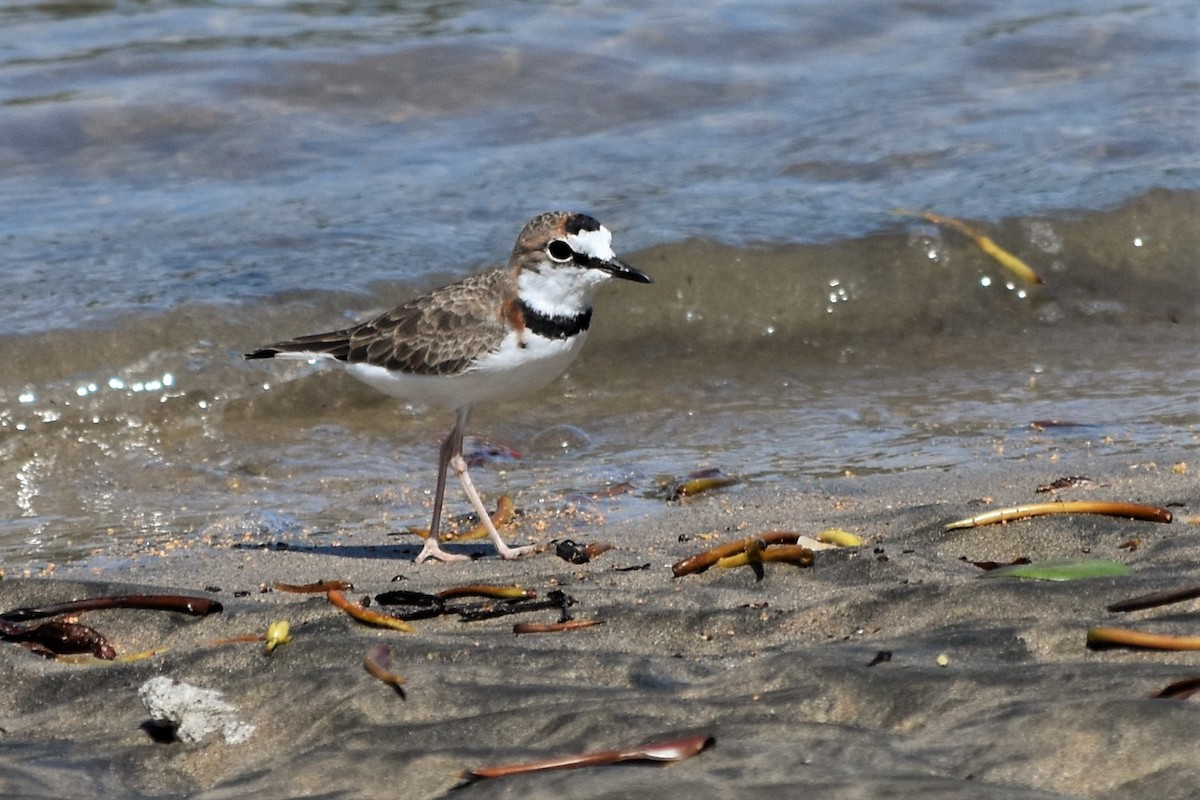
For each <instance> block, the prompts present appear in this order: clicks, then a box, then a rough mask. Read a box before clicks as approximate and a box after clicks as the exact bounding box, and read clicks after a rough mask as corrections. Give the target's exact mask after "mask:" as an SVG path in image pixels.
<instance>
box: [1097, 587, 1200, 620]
mask: <svg viewBox="0 0 1200 800" xmlns="http://www.w3.org/2000/svg"><path fill="white" fill-rule="evenodd" d="M1197 597H1200V585H1193V586H1185V587H1183V588H1182V589H1168V590H1166V591H1164V592H1151V593H1150V594H1140V595H1138V596H1137V597H1131V598H1129V599H1128V600H1122V601H1121V602H1119V603H1113V604H1112V605H1110V606H1108V609H1107V610H1108V611H1112V612H1117V613H1120V612H1125V611H1141V610H1142V609H1144V608H1157V607H1158V606H1168V605H1171V604H1172V603H1182V602H1184V601H1186V600H1194V599H1196V598H1197Z"/></svg>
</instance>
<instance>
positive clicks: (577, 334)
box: [246, 211, 652, 564]
mask: <svg viewBox="0 0 1200 800" xmlns="http://www.w3.org/2000/svg"><path fill="white" fill-rule="evenodd" d="M612 278H621V279H623V280H628V281H634V282H636V283H652V281H651V279H650V276H649V275H647V274H646V273H644V272H642V271H640V270H637V269H635V268H633V267H631V266H629V265H628V264H626V263H624V262H622V261H621V260H620V259H618V258H617V256H616V254H614V253H613V250H612V234H611V233H609V231H608V229H607V228H605V227H604V226H603V225H601V224H600V223H599V222H597V221H596V220H595V219H593V218H592V217H589V216H587V215H585V214H576V213H571V212H565V211H554V212H548V213H545V214H541V215H539V216H536V217H534V218H533V219H532V220H530V221H529V223H528V224H526V225H525V227H524V228H523V229H522V230H521V233H520V235H519V236H517V243H516V245H515V246H514V247H513V250H512V255H511V256H510V257H509V260H508V266H506V267H500V268H497V269H493V270H489V271H487V272H483V273H480V274H478V275H473V276H471V277H469V278H465V279H463V280H461V281H458V282H457V283H452V284H450V285H448V286H443V287H442V288H440V289H436V290H434V291H432V292H430V293H429V294H426V295H422V296H421V297H417V298H416V299H414V300H410V301H409V302H407V303H405V304H404V305H401V306H397V307H396V308H393V309H392V310H391V311H388V312H386V313H384V314H381V315H379V316H377V317H375V318H374V319H370V320H367V321H366V322H363V323H360V324H358V325H355V326H353V327H350V328H346V329H344V330H338V331H332V332H330V333H318V334H315V335H312V336H301V337H299V338H296V339H290V340H288V341H285V342H278V343H276V344H272V345H268V346H266V347H263V348H261V349H258V350H255V351H253V352H251V353H247V354H246V358H299V359H308V360H321V359H324V360H332V361H336V362H338V363H340V364H341V365H342V366H344V367H345V369H346V370H347V371H348V372H349V373H350V374H351V375H353V376H354V377H355V378H358V379H359V380H361V381H363V382H364V383H366V384H368V385H370V386H372V387H374V388H376V389H378V390H379V391H381V392H384V393H385V394H388V395H391V396H392V397H396V398H399V399H401V400H406V401H409V402H414V403H420V404H427V405H432V406H437V407H440V408H443V409H446V410H448V411H453V412H454V427H453V428H451V430H450V434H449V435H448V436H447V437H446V439H445V440H444V441H443V442H442V446H441V450H440V451H439V456H438V477H437V488H436V489H435V493H434V499H433V519H432V521H431V522H430V524H429V536H428V538H426V540H425V545H424V547H422V548H421V552H420V553H419V554H418V555H417V559H416V561H417V563H418V564H420V563H423V562H425V561H429V560H431V559H436V560H439V561H458V560H462V559H466V558H468V556H466V555H464V554H461V553H449V552H447V551H446V550H444V549H442V546H441V544H440V543H439V542H438V531H439V528H440V524H441V518H442V504H443V500H444V498H445V493H446V474H447V470H448V468H453V470H454V474H455V475H457V476H458V479H459V481H460V482H461V483H462V487H463V491H464V492H465V493H466V495H467V498H468V499H469V500H470V502H471V505H472V506H473V507H474V509H475V512H476V513H477V514H479V517H480V519H481V520H482V521H483V523H484V525H485V526H486V528H487V532H488V537H489V538H490V539H491V541H492V544H493V545H495V547H496V550H497V551H498V552H499V554H500V556H501V557H502V558H506V559H511V558H517V557H518V556H521V555H524V554H525V553H528V552H530V551H531V550H533V549H534V548H533V546H532V545H530V546H525V547H509V546H508V545H507V544H505V543H504V540H503V539H501V538H500V534H499V533H497V532H496V528H495V526H494V525H493V524H492V521H491V518H490V517H489V516H488V512H487V509H486V508H485V507H484V505H483V501H482V500H480V498H479V493H478V492H477V491H475V486H474V484H473V483H472V482H471V476H470V475H469V474H468V473H467V462H466V460H465V459H464V458H463V454H462V446H463V434H464V429H465V427H466V424H467V420H468V418H469V417H470V415H471V410H472V409H473V408H474V407H475V406H477V405H478V404H480V403H489V402H495V401H499V400H507V399H511V398H513V397H518V396H520V395H523V394H527V393H529V392H533V391H536V390H538V389H540V388H541V387H543V386H545V385H546V384H547V383H549V382H550V381H551V380H553V379H554V378H556V377H558V375H560V374H561V373H562V372H563V370H565V369H566V368H567V366H568V365H569V364H570V363H571V362H572V361H573V360H574V359H575V356H577V355H578V354H579V350H580V348H581V347H583V343H584V340H585V339H586V338H587V331H588V326H589V325H590V324H591V320H592V298H593V296H594V294H595V292H596V290H597V289H598V288H599V287H600V286H601V285H602V284H604V283H606V282H607V281H609V280H610V279H612Z"/></svg>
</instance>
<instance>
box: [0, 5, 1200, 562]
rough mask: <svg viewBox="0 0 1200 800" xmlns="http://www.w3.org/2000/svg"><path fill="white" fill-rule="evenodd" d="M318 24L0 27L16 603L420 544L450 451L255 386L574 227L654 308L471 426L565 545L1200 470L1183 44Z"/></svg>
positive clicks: (1198, 178)
mask: <svg viewBox="0 0 1200 800" xmlns="http://www.w3.org/2000/svg"><path fill="white" fill-rule="evenodd" d="M330 8H331V7H325V6H320V5H314V4H276V3H271V4H238V5H234V4H227V3H205V2H200V3H186V4H174V3H157V4H145V3H129V2H109V3H79V4H73V3H43V4H9V5H8V6H6V7H5V8H4V9H3V10H0V54H2V58H0V93H2V94H0V132H2V134H3V135H0V192H2V193H3V196H4V197H6V198H7V200H8V202H7V203H6V204H5V213H4V214H3V219H0V232H2V233H3V236H4V239H3V242H4V246H3V248H2V249H0V259H3V269H4V275H5V279H4V286H5V287H6V288H7V289H8V291H6V292H4V293H3V296H0V455H2V456H3V459H2V464H0V486H3V487H4V488H3V491H2V492H0V559H3V564H4V567H5V569H6V570H9V571H12V572H14V573H15V572H20V571H27V570H29V571H38V570H42V569H45V568H47V565H50V564H59V565H62V564H74V565H76V566H86V565H99V566H101V567H104V568H106V569H119V568H120V567H121V566H122V565H124V564H126V563H128V560H129V559H132V558H137V557H138V556H139V554H142V553H145V552H148V551H151V550H153V549H155V548H158V547H161V546H163V543H164V542H168V541H171V540H172V539H178V538H187V537H202V538H203V537H207V538H210V539H212V540H213V541H227V540H229V539H234V538H239V537H243V536H247V537H250V538H254V539H257V540H262V541H275V540H295V539H307V538H310V537H314V536H319V537H331V536H340V537H346V536H357V537H360V538H361V539H364V540H369V541H389V540H388V539H387V538H386V536H387V534H388V533H390V532H393V531H396V530H399V529H402V528H403V527H405V526H407V525H410V524H425V522H426V521H427V516H428V500H429V498H428V493H429V490H430V489H431V487H432V483H433V457H434V453H435V449H436V442H437V440H438V439H439V437H441V436H442V435H444V432H445V430H446V428H447V427H448V425H449V420H446V419H443V418H442V417H440V416H438V415H428V416H426V415H424V414H421V413H419V411H418V410H411V409H406V408H403V407H400V406H398V405H397V404H395V403H392V402H390V401H387V400H386V399H384V398H378V397H376V396H374V395H372V394H371V393H370V391H369V390H367V389H365V388H362V387H359V386H357V385H355V384H354V383H353V382H352V381H350V380H349V379H347V378H345V376H339V375H335V374H333V373H332V372H331V373H327V374H321V375H310V374H309V373H310V372H312V371H313V370H311V369H310V368H308V367H306V366H303V365H290V366H289V365H259V364H245V363H244V362H242V361H241V359H240V357H239V354H240V353H241V352H244V351H245V350H248V349H250V348H252V347H254V346H257V345H260V344H262V343H264V342H267V341H272V340H276V339H279V338H281V337H286V336H290V335H294V334H299V333H306V332H312V331H317V330H324V329H328V328H330V327H334V326H338V325H340V324H342V323H343V322H345V321H346V320H347V319H352V318H359V317H362V316H365V315H367V314H369V313H371V312H373V311H376V310H379V309H382V308H385V307H387V306H388V305H391V304H394V303H395V302H399V301H400V300H403V299H405V298H407V297H409V296H411V294H412V293H413V292H416V291H419V290H421V289H424V288H428V287H430V286H432V285H434V284H435V283H437V282H438V281H440V280H441V279H444V278H447V277H449V276H456V275H461V274H464V273H465V272H469V271H472V270H475V269H478V268H480V267H481V266H483V265H485V264H490V263H493V262H494V261H495V260H497V259H499V258H502V257H503V255H504V254H505V253H507V251H508V249H509V248H510V247H511V241H512V237H513V236H514V234H515V232H516V230H517V229H518V228H519V226H520V225H521V224H522V223H523V222H524V221H525V219H526V218H528V217H529V216H531V215H532V214H533V213H535V212H537V211H541V210H544V209H545V208H552V207H572V208H579V209H581V210H586V211H589V212H591V213H594V214H596V215H597V216H598V217H600V218H601V219H602V220H603V221H604V222H605V223H606V224H608V225H609V227H611V228H612V229H613V230H614V231H615V232H616V241H615V244H616V246H617V249H618V252H619V253H621V254H622V255H623V256H627V257H629V260H630V261H633V262H634V263H636V264H637V265H638V266H640V267H642V268H644V269H645V270H646V271H648V272H650V273H651V274H652V275H654V277H655V279H656V283H655V284H654V285H653V286H649V287H643V286H629V285H624V286H618V287H613V288H612V289H611V290H609V291H607V292H606V293H605V295H604V296H603V297H602V298H601V300H600V302H599V305H598V309H597V316H596V321H595V324H594V326H593V330H594V334H593V341H592V342H590V343H589V345H588V348H587V350H586V351H585V354H584V356H583V357H582V359H581V360H580V361H579V362H578V364H577V365H576V367H575V368H574V369H573V370H572V371H571V373H570V374H569V375H568V376H567V378H566V379H565V380H562V381H559V382H556V383H555V384H553V385H552V386H551V387H549V388H548V389H547V390H546V391H545V392H544V393H543V395H542V396H540V397H537V398H533V400H535V401H536V402H534V403H531V404H514V405H509V406H506V407H504V408H496V409H484V410H481V411H480V413H479V414H478V415H477V416H476V418H475V420H474V426H473V427H474V428H475V429H476V430H478V431H479V432H480V433H481V434H484V435H486V436H487V437H489V438H491V439H495V440H497V441H499V442H502V443H504V444H505V445H509V446H512V447H514V448H516V449H518V450H520V451H521V453H522V458H520V459H518V460H509V461H499V462H491V463H488V464H487V465H486V466H484V467H482V468H481V469H480V470H479V474H478V476H477V482H478V483H479V484H480V485H481V488H482V489H483V491H484V493H485V495H487V496H488V497H494V496H495V494H496V493H497V492H499V491H509V492H512V493H513V494H514V495H515V496H516V497H517V499H518V503H519V504H521V505H523V506H525V507H526V509H527V511H528V512H529V513H530V514H531V515H536V514H542V515H544V516H545V517H546V518H548V519H549V520H550V522H549V524H550V526H551V530H552V531H555V532H557V531H567V532H569V531H570V530H571V528H572V526H574V525H577V524H585V523H586V519H588V518H589V517H588V515H587V514H575V515H574V516H572V515H571V514H569V513H559V512H562V511H563V509H568V510H570V509H573V508H576V507H578V506H582V508H583V509H584V511H586V512H588V513H590V514H603V515H604V516H606V517H607V518H608V519H609V521H610V523H612V522H613V521H617V522H619V521H620V520H622V519H627V518H631V517H635V516H637V515H642V514H653V513H658V512H659V511H661V508H662V502H661V500H660V499H657V498H656V497H654V494H655V488H656V487H657V486H659V485H660V484H661V483H663V482H665V481H667V480H669V479H670V478H671V477H673V476H678V475H679V474H681V473H684V472H687V471H690V470H692V469H697V468H703V467H710V466H716V467H720V468H721V469H723V470H724V471H726V472H728V473H731V474H734V475H738V476H740V477H742V478H743V479H744V480H745V481H747V482H750V483H780V484H784V485H795V486H796V487H797V489H798V490H801V491H804V490H806V489H807V488H810V487H811V481H813V480H815V479H817V478H819V477H820V476H823V475H835V474H841V473H843V472H845V471H852V472H856V473H869V472H877V471H886V472H898V471H899V472H902V471H906V470H923V469H949V468H954V467H957V466H962V465H967V464H970V463H972V462H975V461H979V460H983V459H992V458H1005V459H1012V458H1019V459H1030V460H1032V461H1044V462H1045V463H1046V464H1048V465H1052V466H1047V469H1053V470H1061V471H1064V472H1081V471H1086V470H1085V467H1086V459H1087V457H1088V454H1090V453H1098V452H1103V453H1106V454H1112V453H1118V454H1125V453H1127V454H1128V457H1129V459H1130V461H1131V463H1142V462H1148V461H1152V460H1154V459H1155V457H1156V453H1158V452H1171V453H1175V454H1177V453H1179V452H1183V453H1184V454H1185V455H1186V453H1187V452H1188V451H1189V450H1190V449H1192V448H1194V447H1195V431H1196V425H1197V422H1198V420H1197V416H1196V411H1195V408H1194V405H1195V398H1196V396H1197V393H1198V392H1197V387H1198V384H1200V371H1198V370H1197V368H1196V366H1195V364H1194V357H1193V356H1194V342H1195V334H1196V330H1197V323H1198V320H1200V316H1198V311H1200V290H1198V289H1197V287H1196V285H1195V274H1196V266H1197V264H1196V256H1195V253H1197V252H1200V230H1198V228H1200V225H1198V224H1197V219H1200V215H1198V213H1197V212H1198V211H1200V195H1198V194H1197V190H1200V163H1198V162H1200V159H1198V158H1197V146H1196V142H1197V132H1198V131H1197V129H1198V125H1197V122H1198V120H1200V103H1198V101H1197V96H1198V95H1197V92H1196V87H1197V86H1200V56H1198V55H1197V53H1200V50H1198V49H1197V47H1196V45H1197V25H1196V22H1197V19H1196V12H1195V9H1194V8H1193V6H1192V5H1191V4H1189V3H1185V2H1156V3H1146V4H1139V5H1116V4H1112V5H1102V6H1098V7H1097V6H1094V5H1088V6H1087V7H1083V6H1082V5H1079V4H1072V3H1057V4H1050V5H1047V4H1045V3H1038V4H1032V3H1029V4H1016V5H1013V4H1008V5H1004V6H996V7H988V6H981V5H977V4H966V5H963V4H936V3H935V4H901V5H896V4H893V3H870V4H853V5H850V6H847V5H845V4H842V3H827V2H826V3H822V2H814V3H804V4H790V3H770V2H750V3H736V4H722V3H701V4H695V3H692V4H675V5H672V4H665V5H664V4H655V5H654V7H653V8H649V9H647V8H643V7H641V6H640V5H638V4H616V5H614V4H611V3H604V4H600V3H592V2H584V3H574V4H558V5H554V6H547V5H542V4H535V5H529V4H523V3H486V4H485V3H476V4H469V3H460V4H445V3H429V4H403V5H401V4H393V3H351V4H339V6H338V8H337V11H336V12H334V11H332V10H330ZM716 52H719V53H720V57H719V58H714V57H713V53H716ZM898 208H915V209H927V208H931V209H935V210H937V211H939V212H942V213H947V214H953V215H955V216H959V217H962V218H965V219H968V220H971V221H973V222H974V223H975V224H977V225H979V226H980V227H983V228H984V229H985V230H986V231H987V233H988V234H989V235H991V236H992V238H994V239H995V240H996V241H998V242H999V243H1001V244H1002V245H1003V246H1004V247H1007V248H1009V249H1010V250H1012V251H1014V252H1016V253H1017V254H1018V255H1020V256H1022V257H1023V258H1025V259H1026V260H1028V261H1029V262H1030V263H1031V264H1033V265H1034V266H1035V267H1036V268H1037V269H1038V270H1039V271H1041V272H1042V273H1043V274H1044V276H1045V277H1046V279H1047V283H1046V284H1045V285H1044V286H1038V287H1027V286H1024V285H1021V284H1019V282H1018V281H1016V280H1015V279H1013V278H1012V277H1011V276H1009V275H1008V274H1007V273H1005V272H1004V271H1003V270H1002V269H1001V268H1000V267H998V266H997V265H996V264H995V262H993V261H991V260H990V259H988V258H987V257H986V256H984V255H982V254H981V253H980V252H979V251H978V250H977V249H976V248H975V247H974V246H973V245H971V243H970V242H969V241H967V240H966V239H965V238H964V237H962V236H960V235H958V234H954V233H951V232H947V231H943V230H939V229H937V228H935V227H933V226H931V225H928V224H927V223H924V222H921V221H918V220H914V219H912V218H910V217H898V216H895V215H894V214H893V213H892V212H893V211H895V210H896V209H898ZM1047 418H1057V419H1065V420H1068V421H1073V422H1077V423H1080V425H1078V426H1071V427H1062V428H1052V429H1048V430H1045V431H1037V430H1034V429H1031V428H1030V427H1029V423H1030V422H1031V421H1034V420H1039V419H1047ZM1068 464H1070V465H1071V466H1070V467H1069V468H1068ZM1040 477H1042V476H1040V475H1039V478H1040ZM1049 477H1055V476H1053V475H1051V476H1049ZM625 480H629V481H631V482H632V483H633V484H634V485H635V487H636V491H635V492H634V493H633V494H631V495H625V496H621V497H619V498H614V499H612V500H607V501H591V500H588V499H587V498H586V495H589V494H591V493H594V492H596V491H597V490H598V489H600V488H602V487H604V486H606V485H609V484H614V483H618V482H621V481H625ZM1032 482H1035V481H1032V479H1031V483H1032ZM735 491H736V490H735ZM454 503H455V506H456V508H461V505H460V501H459V499H458V498H457V497H455V498H454Z"/></svg>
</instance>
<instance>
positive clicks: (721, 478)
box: [667, 467, 738, 500]
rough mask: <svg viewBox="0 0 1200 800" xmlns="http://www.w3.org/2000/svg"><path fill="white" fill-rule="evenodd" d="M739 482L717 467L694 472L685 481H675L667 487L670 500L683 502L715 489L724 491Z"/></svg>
mask: <svg viewBox="0 0 1200 800" xmlns="http://www.w3.org/2000/svg"><path fill="white" fill-rule="evenodd" d="M737 482H738V479H737V478H734V477H730V476H729V475H726V474H724V473H723V472H721V470H719V469H717V468H716V467H712V468H710V469H702V470H698V471H696V472H693V473H691V474H689V475H687V476H686V477H684V479H683V480H680V481H675V482H674V483H672V484H669V485H668V487H667V499H668V500H682V499H683V498H685V497H695V496H696V495H698V494H703V493H704V492H711V491H713V490H714V489H724V488H725V487H726V486H733V485H734V484H736V483H737Z"/></svg>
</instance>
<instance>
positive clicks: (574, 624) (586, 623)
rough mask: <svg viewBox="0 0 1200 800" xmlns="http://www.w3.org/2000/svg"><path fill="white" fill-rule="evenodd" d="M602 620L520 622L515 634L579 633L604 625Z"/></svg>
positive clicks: (515, 628) (515, 627) (514, 631)
mask: <svg viewBox="0 0 1200 800" xmlns="http://www.w3.org/2000/svg"><path fill="white" fill-rule="evenodd" d="M604 623H605V620H602V619H561V620H559V621H558V622H518V623H517V624H515V625H513V633H515V634H522V633H562V632H563V631H578V630H582V629H583V628H591V627H594V626H596V625H603V624H604Z"/></svg>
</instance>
